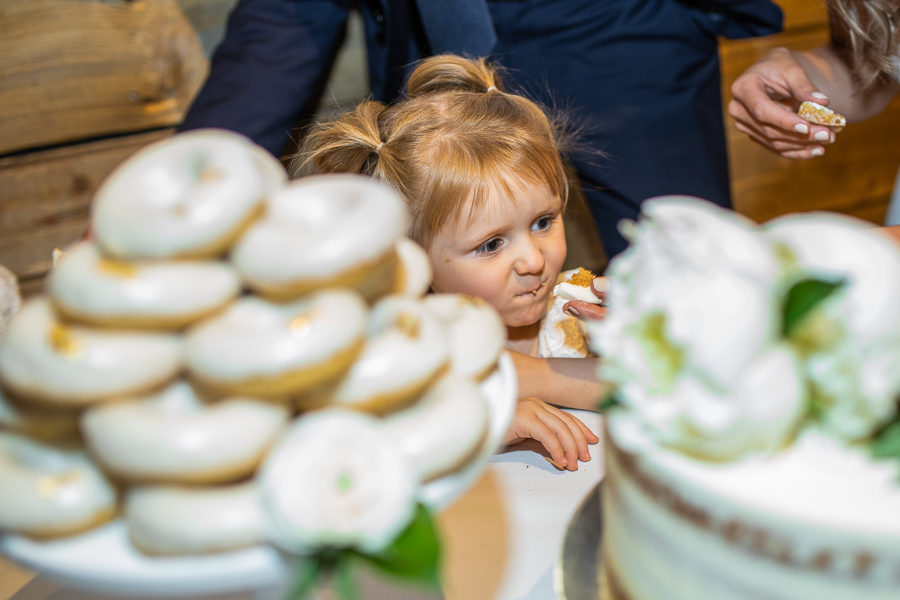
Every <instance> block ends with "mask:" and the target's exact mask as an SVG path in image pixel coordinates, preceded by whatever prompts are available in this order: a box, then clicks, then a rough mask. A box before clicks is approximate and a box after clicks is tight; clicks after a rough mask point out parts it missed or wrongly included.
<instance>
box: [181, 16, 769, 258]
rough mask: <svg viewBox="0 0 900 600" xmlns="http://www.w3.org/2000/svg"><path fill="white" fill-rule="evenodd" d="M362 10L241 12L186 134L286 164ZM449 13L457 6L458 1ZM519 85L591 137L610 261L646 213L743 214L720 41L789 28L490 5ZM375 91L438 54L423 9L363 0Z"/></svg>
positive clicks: (586, 167)
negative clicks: (732, 161)
mask: <svg viewBox="0 0 900 600" xmlns="http://www.w3.org/2000/svg"><path fill="white" fill-rule="evenodd" d="M355 4H357V3H355V2H352V1H351V0H241V1H240V2H239V3H238V5H237V6H236V8H235V10H234V11H233V13H232V14H231V16H230V18H229V23H228V30H227V34H226V37H225V39H224V40H223V42H222V44H221V45H220V46H219V48H218V49H217V50H216V53H215V54H214V56H213V60H212V64H211V70H210V75H209V78H208V80H207V83H206V85H205V86H204V88H203V89H202V90H201V92H200V94H199V96H198V97H197V99H196V100H195V102H194V103H193V105H192V106H191V108H190V110H189V112H188V114H187V116H186V118H185V121H184V123H183V125H182V129H192V128H197V127H206V126H215V127H224V128H228V129H233V130H235V131H239V132H241V133H244V134H246V135H248V136H249V137H250V138H252V139H254V140H255V141H256V142H258V143H259V144H261V145H263V146H264V147H266V148H267V149H269V150H270V151H271V152H272V153H273V154H276V155H279V154H281V153H282V152H283V151H284V148H285V145H286V142H288V140H289V139H290V138H291V136H292V135H294V131H295V127H296V125H297V124H298V122H301V121H302V119H304V118H305V117H309V116H311V115H312V114H313V113H314V112H315V107H316V104H317V103H318V100H319V97H320V95H321V92H322V88H323V86H324V83H325V81H326V80H327V77H328V74H329V71H330V69H331V66H332V64H333V61H334V58H335V56H336V54H337V51H338V49H339V48H340V45H341V43H342V42H343V36H344V30H345V25H346V21H347V18H348V15H349V12H350V10H351V9H352V7H353V5H355ZM448 4H450V2H449V0H448ZM488 6H489V9H490V12H491V17H492V19H493V21H494V27H495V30H496V32H497V37H498V43H497V45H496V47H495V49H494V52H493V53H492V56H493V57H494V58H495V59H496V60H497V61H498V62H500V63H501V64H502V65H503V66H504V67H506V68H507V69H508V77H507V80H508V81H507V83H508V84H510V87H512V88H513V89H517V90H519V91H521V92H523V93H525V94H527V95H528V96H529V97H531V98H533V99H535V100H537V101H538V102H540V103H542V104H544V105H545V106H547V107H550V108H552V109H561V110H563V111H564V112H565V114H566V115H567V117H568V121H569V122H570V123H571V124H572V125H573V126H574V127H575V128H577V129H579V130H580V131H581V135H580V136H579V138H578V141H579V142H580V146H582V147H584V148H586V150H579V151H574V152H572V153H571V155H570V156H569V158H570V160H571V162H572V164H573V166H574V167H575V169H576V171H577V172H578V175H579V177H580V179H581V182H582V185H583V188H584V191H585V195H586V197H587V200H588V204H589V206H590V208H591V211H592V213H593V215H594V218H595V220H596V223H597V227H598V230H599V232H600V235H601V238H602V239H603V243H604V246H605V248H606V250H607V253H608V254H609V255H610V256H612V255H614V254H616V253H618V252H619V251H621V250H622V249H623V248H624V247H625V241H624V240H623V239H622V238H621V236H620V235H619V233H618V231H617V229H616V224H617V222H618V221H619V220H620V219H622V218H632V219H633V218H636V217H637V215H638V213H639V210H640V203H641V202H642V201H643V200H644V199H646V198H648V197H652V196H657V195H661V194H691V195H695V196H700V197H703V198H706V199H709V200H712V201H713V202H716V203H718V204H721V205H723V206H730V204H731V199H730V192H729V182H728V162H727V153H726V147H725V133H724V123H723V113H722V98H721V92H720V78H719V58H718V47H717V43H718V37H719V36H725V37H731V38H739V37H749V36H754V35H765V34H769V33H774V32H776V31H779V30H780V29H781V23H782V15H781V10H780V9H779V8H778V6H777V5H775V4H774V3H773V2H771V1H770V0H730V1H729V0H683V1H682V0H488ZM357 8H358V9H359V10H360V12H361V14H362V17H363V20H364V23H365V31H366V47H367V57H368V70H369V84H370V88H371V90H372V95H373V97H374V98H376V99H379V100H385V101H389V100H391V99H393V98H396V97H397V96H398V95H399V94H400V92H401V90H402V85H403V78H404V75H405V74H406V72H407V69H408V67H409V66H410V65H411V64H412V63H413V62H414V61H415V60H417V59H418V58H421V57H422V56H426V55H428V54H429V52H430V49H429V47H428V43H427V39H426V36H425V33H424V31H423V30H422V26H421V24H420V22H419V20H418V14H417V12H416V9H415V5H414V2H412V1H411V0H362V1H361V2H359V3H358V6H357Z"/></svg>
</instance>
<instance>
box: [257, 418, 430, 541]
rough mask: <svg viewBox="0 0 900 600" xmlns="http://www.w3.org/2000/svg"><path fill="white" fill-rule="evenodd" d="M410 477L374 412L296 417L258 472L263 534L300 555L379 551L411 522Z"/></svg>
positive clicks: (412, 482)
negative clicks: (339, 550) (322, 551)
mask: <svg viewBox="0 0 900 600" xmlns="http://www.w3.org/2000/svg"><path fill="white" fill-rule="evenodd" d="M417 483H418V482H417V481H416V478H415V476H414V474H413V471H412V469H411V467H410V466H409V465H408V464H407V462H406V461H405V459H404V458H403V456H402V455H401V454H400V452H399V450H398V449H397V446H396V444H393V443H391V440H390V439H388V437H387V435H386V434H385V433H384V431H383V430H382V428H381V426H380V422H379V421H378V420H377V419H376V418H374V417H371V416H369V415H366V414H362V413H357V412H352V411H348V410H342V409H329V410H323V411H317V412H313V413H309V414H307V415H306V416H303V417H301V418H300V419H298V420H297V421H296V422H295V424H294V425H293V426H292V427H291V428H290V429H289V430H288V431H287V432H286V433H285V434H284V435H283V437H282V438H281V439H280V441H279V442H277V443H276V445H275V447H274V448H273V449H272V451H271V452H270V453H269V456H268V457H267V459H266V460H265V462H264V463H263V465H262V468H261V470H260V473H259V486H260V494H261V500H262V504H263V509H264V511H265V515H266V522H267V530H268V536H269V539H270V540H271V541H272V543H274V544H275V545H277V546H278V547H279V548H281V549H283V550H286V551H288V552H292V553H295V554H301V555H310V554H314V553H316V552H317V551H319V550H323V549H340V548H354V549H356V550H359V551H361V552H364V553H377V552H378V551H380V550H383V549H384V548H386V547H387V546H389V545H390V544H391V542H393V541H394V539H395V538H396V537H397V536H398V535H399V534H400V533H401V532H402V531H403V530H404V528H406V526H407V525H408V524H409V523H410V521H411V520H412V518H413V515H414V512H415V507H416V487H417Z"/></svg>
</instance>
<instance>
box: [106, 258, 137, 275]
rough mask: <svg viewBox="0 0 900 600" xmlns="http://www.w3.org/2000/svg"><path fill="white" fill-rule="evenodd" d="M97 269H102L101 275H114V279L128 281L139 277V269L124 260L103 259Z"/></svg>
mask: <svg viewBox="0 0 900 600" xmlns="http://www.w3.org/2000/svg"><path fill="white" fill-rule="evenodd" d="M97 268H98V269H100V272H101V273H105V274H106V275H112V276H113V277H122V278H125V279H128V278H131V277H135V276H137V267H135V266H134V265H133V264H131V263H129V262H125V261H124V260H113V259H110V258H101V259H100V261H99V262H98V263H97Z"/></svg>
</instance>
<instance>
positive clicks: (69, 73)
mask: <svg viewBox="0 0 900 600" xmlns="http://www.w3.org/2000/svg"><path fill="white" fill-rule="evenodd" d="M0 39H2V40H3V42H2V43H0V132H2V135H0V154H5V153H9V152H13V151H18V150H23V149H27V148H35V147H43V146H48V145H52V144H60V143H67V142H72V141H78V140H84V139H88V138H96V137H100V136H105V135H109V134H119V133H124V132H133V131H142V130H147V129H151V128H155V127H163V126H172V125H176V124H177V123H179V122H180V120H181V118H182V115H183V113H184V109H185V107H186V106H187V105H188V103H189V102H190V100H191V99H192V98H193V97H194V95H195V94H196V92H197V90H198V89H199V87H200V85H201V84H202V82H203V79H204V78H205V74H206V69H207V61H206V57H205V55H204V53H203V49H202V48H201V46H200V43H199V40H198V38H197V35H196V33H195V32H194V30H193V28H192V26H191V24H190V23H189V22H188V21H187V19H185V17H184V14H183V13H182V11H181V8H180V7H179V5H178V3H177V2H175V0H133V1H130V2H129V1H124V0H107V1H101V0H78V1H72V0H4V2H3V5H2V8H0Z"/></svg>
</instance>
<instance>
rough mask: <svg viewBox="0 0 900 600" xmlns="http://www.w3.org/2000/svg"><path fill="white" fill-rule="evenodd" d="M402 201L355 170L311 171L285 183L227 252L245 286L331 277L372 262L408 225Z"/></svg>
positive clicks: (275, 285)
mask: <svg viewBox="0 0 900 600" xmlns="http://www.w3.org/2000/svg"><path fill="white" fill-rule="evenodd" d="M407 221H408V218H407V214H406V205H405V204H404V202H403V200H402V199H401V198H400V196H399V195H398V194H397V193H396V192H395V191H394V190H393V189H391V188H390V187H388V186H386V185H384V184H382V183H379V182H377V181H375V180H374V179H371V178H369V177H364V176H361V175H316V176H311V177H304V178H301V179H297V180H294V181H292V182H290V183H288V184H287V185H286V186H284V187H282V188H281V189H280V190H278V191H277V192H276V193H275V194H273V195H272V197H271V198H270V199H269V202H268V206H267V209H266V214H265V216H264V217H263V218H262V219H260V220H259V221H257V222H256V223H254V224H253V225H252V226H251V227H250V228H249V229H248V230H247V232H246V233H245V234H244V235H243V236H242V237H241V239H240V240H238V242H237V243H236V244H235V246H234V248H233V249H232V253H231V258H232V260H233V261H234V263H235V264H236V265H237V268H238V271H240V273H241V275H242V276H243V277H244V279H245V280H246V281H247V282H248V283H249V285H250V286H251V287H254V288H257V289H262V290H266V289H271V288H280V287H283V286H290V285H292V284H296V283H297V282H301V281H305V280H325V281H327V280H331V279H334V278H338V277H339V276H340V275H341V274H342V273H344V272H346V271H349V270H351V269H354V268H358V267H360V266H365V265H366V264H368V263H374V262H375V261H377V260H378V259H379V258H381V257H382V256H384V255H385V254H386V253H388V252H389V251H391V250H392V249H393V245H394V241H395V240H396V239H397V238H398V237H400V236H402V235H404V234H405V232H406V228H407Z"/></svg>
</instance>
